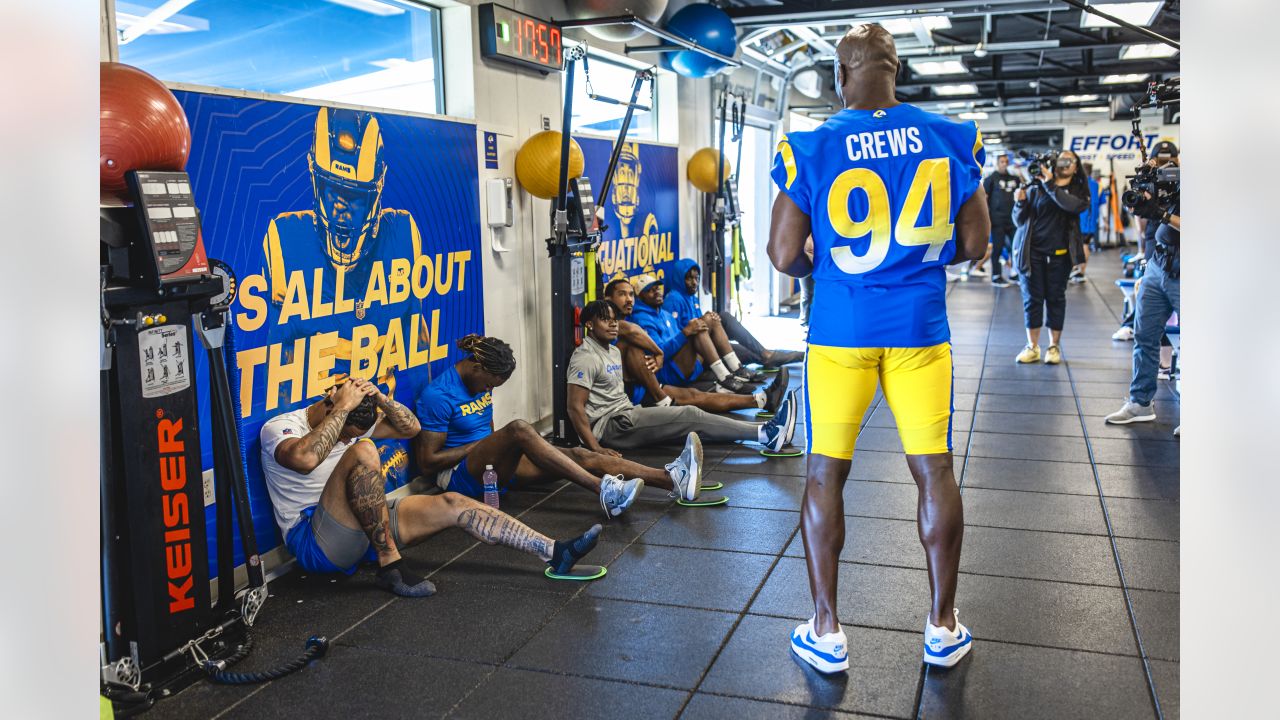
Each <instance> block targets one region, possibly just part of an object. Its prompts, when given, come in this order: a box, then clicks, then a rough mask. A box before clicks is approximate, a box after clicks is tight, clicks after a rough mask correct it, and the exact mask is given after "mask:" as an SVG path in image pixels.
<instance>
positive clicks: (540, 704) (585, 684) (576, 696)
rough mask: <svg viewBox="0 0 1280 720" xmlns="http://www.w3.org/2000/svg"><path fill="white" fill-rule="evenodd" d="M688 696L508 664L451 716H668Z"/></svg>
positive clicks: (525, 719) (640, 719)
mask: <svg viewBox="0 0 1280 720" xmlns="http://www.w3.org/2000/svg"><path fill="white" fill-rule="evenodd" d="M688 694H689V693H687V692H685V691H682V690H669V689H667V688H656V687H649V686H646V685H636V684H634V683H620V682H613V681H610V680H596V679H593V678H583V677H573V676H569V675H553V674H551V673H545V672H533V671H530V670H516V669H514V668H505V667H504V668H499V669H498V670H497V672H495V673H493V674H492V675H490V676H489V677H488V679H487V680H485V682H484V684H483V685H481V686H480V687H478V688H476V690H475V692H473V693H471V695H470V696H468V697H467V699H466V700H464V701H463V702H462V703H461V704H460V705H458V707H457V708H456V709H454V711H453V712H452V713H450V714H449V716H448V717H449V718H450V719H451V720H453V719H455V718H456V719H457V720H466V719H471V718H474V719H475V720H481V719H483V720H490V719H491V718H521V719H522V720H542V719H545V720H596V719H597V718H628V719H630V718H637V720H650V719H652V720H669V718H673V717H675V716H676V714H677V713H679V712H680V705H681V704H682V703H683V702H684V699H685V697H687V696H688ZM425 716H426V714H425V713H424V717H425Z"/></svg>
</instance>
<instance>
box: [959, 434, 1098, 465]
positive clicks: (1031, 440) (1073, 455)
mask: <svg viewBox="0 0 1280 720" xmlns="http://www.w3.org/2000/svg"><path fill="white" fill-rule="evenodd" d="M969 454H970V455H971V456H973V457H993V458H1006V459H1010V460H1051V461H1054V462H1089V451H1088V449H1087V448H1086V447H1085V444H1084V438H1083V437H1078V438H1076V437H1055V436H1052V435H1014V434H1009V433H986V432H979V433H974V434H973V441H972V442H971V443H970V445H969Z"/></svg>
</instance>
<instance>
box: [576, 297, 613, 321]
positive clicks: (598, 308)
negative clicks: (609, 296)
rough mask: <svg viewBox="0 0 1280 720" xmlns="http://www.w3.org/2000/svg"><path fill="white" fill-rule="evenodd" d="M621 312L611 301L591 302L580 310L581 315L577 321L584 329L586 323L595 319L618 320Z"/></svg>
mask: <svg viewBox="0 0 1280 720" xmlns="http://www.w3.org/2000/svg"><path fill="white" fill-rule="evenodd" d="M621 317H622V311H621V310H619V309H618V306H617V305H615V304H613V301H612V300H592V301H591V302H589V303H587V304H586V306H585V307H583V308H582V315H581V316H580V318H579V320H580V322H581V323H582V325H583V326H584V327H585V326H586V324H587V323H589V322H592V321H593V320H596V319H597V318H612V319H620V318H621Z"/></svg>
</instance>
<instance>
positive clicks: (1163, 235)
mask: <svg viewBox="0 0 1280 720" xmlns="http://www.w3.org/2000/svg"><path fill="white" fill-rule="evenodd" d="M1166 145H1167V146H1169V147H1170V148H1172V146H1173V143H1170V142H1167V141H1166V142H1161V143H1160V144H1159V145H1157V146H1156V148H1155V151H1154V152H1153V157H1152V158H1151V160H1149V161H1148V162H1147V165H1146V166H1145V168H1140V169H1139V175H1138V176H1137V178H1136V179H1135V182H1134V183H1133V186H1132V189H1131V190H1130V191H1129V192H1126V193H1125V194H1124V202H1125V205H1127V206H1128V207H1129V208H1130V209H1131V210H1132V211H1133V214H1134V215H1137V216H1138V217H1141V218H1144V219H1145V220H1146V221H1147V225H1148V227H1155V228H1156V230H1155V231H1154V233H1153V234H1154V242H1153V247H1152V250H1151V254H1150V255H1149V256H1148V257H1147V263H1146V271H1145V272H1144V273H1143V275H1142V282H1141V283H1140V284H1139V285H1138V292H1137V294H1136V297H1135V300H1136V303H1135V308H1134V332H1133V379H1132V380H1131V381H1130V382H1129V399H1128V401H1127V402H1125V404H1124V406H1123V407H1121V408H1120V409H1119V410H1117V411H1116V412H1114V413H1112V414H1110V415H1108V416H1107V423H1109V424H1111V425H1127V424H1129V423H1135V422H1150V421H1152V420H1155V419H1156V412H1155V406H1154V405H1153V404H1152V400H1153V399H1154V397H1155V394H1156V379H1157V372H1158V371H1159V368H1160V338H1161V336H1163V335H1164V329H1165V325H1166V324H1167V323H1168V322H1169V317H1170V316H1171V315H1172V314H1173V313H1176V312H1178V310H1179V308H1180V306H1181V298H1182V287H1181V285H1182V283H1181V272H1180V271H1181V267H1180V264H1179V258H1178V255H1179V249H1180V246H1181V235H1182V232H1181V228H1182V218H1181V216H1180V215H1179V214H1178V213H1179V204H1180V202H1179V176H1178V174H1177V173H1178V171H1179V169H1180V167H1181V164H1180V163H1179V162H1178V159H1177V149H1176V148H1174V149H1173V153H1172V157H1170V155H1169V154H1168V152H1167V149H1165V148H1162V146H1166ZM1162 149H1165V150H1166V152H1164V153H1162V152H1161V150H1162ZM1161 155H1164V157H1161ZM1174 433H1175V434H1176V433H1177V431H1176V430H1175V431H1174Z"/></svg>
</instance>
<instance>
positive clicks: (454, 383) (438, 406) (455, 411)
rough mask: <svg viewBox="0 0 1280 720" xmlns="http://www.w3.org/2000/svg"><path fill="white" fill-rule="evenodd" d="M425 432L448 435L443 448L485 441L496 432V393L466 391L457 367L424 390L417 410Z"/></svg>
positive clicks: (419, 398)
mask: <svg viewBox="0 0 1280 720" xmlns="http://www.w3.org/2000/svg"><path fill="white" fill-rule="evenodd" d="M414 409H415V411H416V412H417V415H418V421H419V422H421V423H422V429H423V430H425V431H427V432H436V433H445V440H444V449H446V450H448V449H449V448H455V447H458V446H460V445H466V444H467V443H473V442H476V441H477V440H483V439H485V438H487V437H489V435H490V434H491V433H492V432H493V393H488V392H484V393H480V394H479V395H476V394H473V393H471V392H470V391H469V390H467V386H466V383H464V382H462V376H461V375H459V374H458V367H457V366H456V365H455V366H453V367H451V368H449V369H448V370H447V371H446V372H445V373H443V374H442V375H441V376H440V377H438V378H436V379H435V380H433V381H432V382H431V384H430V385H428V386H426V387H424V388H422V392H420V393H418V402H417V406H416V407H415V408H414Z"/></svg>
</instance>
